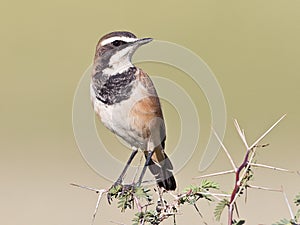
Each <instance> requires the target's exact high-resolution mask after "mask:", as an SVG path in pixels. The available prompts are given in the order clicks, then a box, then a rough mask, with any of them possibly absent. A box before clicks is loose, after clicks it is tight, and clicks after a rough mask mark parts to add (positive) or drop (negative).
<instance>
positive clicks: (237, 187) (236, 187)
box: [228, 149, 251, 225]
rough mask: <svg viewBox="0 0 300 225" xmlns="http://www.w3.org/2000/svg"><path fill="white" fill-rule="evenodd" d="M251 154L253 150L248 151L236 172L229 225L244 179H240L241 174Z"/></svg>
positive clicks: (230, 224) (230, 204)
mask: <svg viewBox="0 0 300 225" xmlns="http://www.w3.org/2000/svg"><path fill="white" fill-rule="evenodd" d="M250 152H251V149H249V150H247V152H246V155H245V157H244V160H243V162H242V164H241V165H240V166H239V167H238V168H237V171H236V172H235V185H234V188H233V191H232V193H231V196H230V201H229V210H228V224H229V225H232V218H233V207H234V203H235V200H236V198H237V196H238V194H239V190H240V185H241V180H242V179H243V177H241V179H240V173H241V171H242V170H243V169H244V168H245V167H246V166H247V163H248V159H249V154H250Z"/></svg>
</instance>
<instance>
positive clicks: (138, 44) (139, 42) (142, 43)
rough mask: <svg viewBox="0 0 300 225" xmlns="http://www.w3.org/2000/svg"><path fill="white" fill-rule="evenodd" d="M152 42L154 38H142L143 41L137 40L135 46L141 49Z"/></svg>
mask: <svg viewBox="0 0 300 225" xmlns="http://www.w3.org/2000/svg"><path fill="white" fill-rule="evenodd" d="M152 40H153V39H152V38H141V39H138V40H136V41H135V42H134V44H135V45H137V46H138V47H139V46H142V45H144V44H147V43H149V42H151V41H152Z"/></svg>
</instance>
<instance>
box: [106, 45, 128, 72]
mask: <svg viewBox="0 0 300 225" xmlns="http://www.w3.org/2000/svg"><path fill="white" fill-rule="evenodd" d="M132 50H133V49H132V47H131V46H129V47H127V48H124V49H122V50H121V51H118V52H117V53H116V54H114V55H112V56H111V58H110V60H109V63H108V65H109V67H107V68H106V69H104V70H103V71H102V72H103V73H104V74H107V75H115V74H118V73H122V72H124V71H126V70H128V69H129V68H130V67H132V66H133V65H132V63H131V55H132V52H131V51H132Z"/></svg>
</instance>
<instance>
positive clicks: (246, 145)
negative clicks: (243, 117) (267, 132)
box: [234, 119, 249, 149]
mask: <svg viewBox="0 0 300 225" xmlns="http://www.w3.org/2000/svg"><path fill="white" fill-rule="evenodd" d="M234 126H235V128H236V130H237V132H238V134H239V135H240V137H241V139H242V141H243V143H244V145H245V147H246V149H249V146H248V143H247V141H246V137H245V131H244V130H242V129H241V128H240V125H239V123H238V121H237V119H234Z"/></svg>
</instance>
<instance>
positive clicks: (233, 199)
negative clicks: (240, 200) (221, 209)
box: [228, 114, 286, 225]
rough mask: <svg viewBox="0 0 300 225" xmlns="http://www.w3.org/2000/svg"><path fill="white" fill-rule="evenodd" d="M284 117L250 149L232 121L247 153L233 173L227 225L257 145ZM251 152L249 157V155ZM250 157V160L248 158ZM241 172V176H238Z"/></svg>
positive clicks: (229, 224)
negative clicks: (233, 179) (233, 181)
mask: <svg viewBox="0 0 300 225" xmlns="http://www.w3.org/2000/svg"><path fill="white" fill-rule="evenodd" d="M285 116H286V114H285V115H283V116H282V117H280V118H279V119H278V120H277V121H276V122H275V123H274V124H273V125H272V126H271V127H270V128H269V129H268V130H267V131H266V132H265V133H263V134H262V135H261V136H260V137H259V138H258V139H257V140H256V141H255V142H254V143H253V144H252V145H251V146H250V147H248V146H249V145H248V143H247V141H246V137H245V132H244V130H242V129H241V128H240V126H239V124H238V121H237V120H236V119H235V120H234V125H235V127H236V129H237V132H238V134H239V135H240V138H241V139H242V141H243V143H244V145H245V147H246V149H247V151H246V154H245V157H244V160H243V162H242V163H241V165H240V166H239V167H238V168H237V170H236V172H235V185H234V188H233V191H232V193H231V197H230V201H229V209H228V225H232V220H233V210H234V204H235V202H236V199H237V197H238V196H239V194H240V192H241V190H242V189H241V182H242V180H243V178H244V176H245V175H246V173H247V171H248V169H249V168H250V165H251V163H252V160H253V158H254V155H255V148H256V146H257V144H258V143H259V142H260V141H261V140H262V139H263V138H264V137H265V136H266V135H267V134H268V133H269V132H270V131H271V130H272V129H273V128H274V127H275V126H276V125H277V124H278V123H279V122H280V121H281V120H282V119H283V118H284V117H285ZM251 152H252V154H251V156H250V153H251ZM249 157H250V158H249ZM242 171H243V173H242V175H241V174H240V173H241V172H242Z"/></svg>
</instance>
